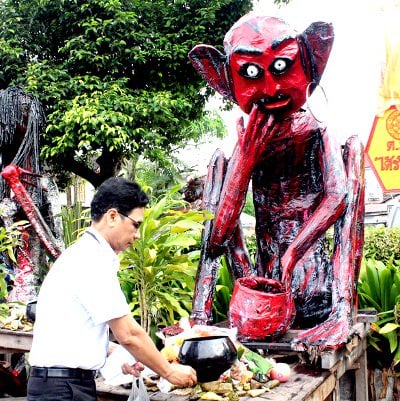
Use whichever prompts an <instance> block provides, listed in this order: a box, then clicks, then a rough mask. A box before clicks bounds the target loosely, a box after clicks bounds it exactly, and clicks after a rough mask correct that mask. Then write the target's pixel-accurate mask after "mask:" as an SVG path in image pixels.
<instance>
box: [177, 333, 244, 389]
mask: <svg viewBox="0 0 400 401" xmlns="http://www.w3.org/2000/svg"><path fill="white" fill-rule="evenodd" d="M236 359H237V351H236V347H235V345H234V344H233V342H232V341H231V339H230V338H229V337H228V336H212V337H196V338H188V339H186V340H184V342H183V344H182V346H181V348H180V350H179V355H178V360H179V362H180V363H182V364H184V365H189V366H191V367H192V368H193V369H194V370H195V371H196V373H197V381H198V382H199V383H205V382H210V381H214V380H218V378H219V377H220V376H221V374H222V373H224V372H225V371H226V370H228V369H229V368H230V367H231V366H232V365H233V363H234V362H235V360H236Z"/></svg>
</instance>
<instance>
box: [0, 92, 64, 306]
mask: <svg viewBox="0 0 400 401" xmlns="http://www.w3.org/2000/svg"><path fill="white" fill-rule="evenodd" d="M45 124H46V119H45V115H44V111H43V108H42V105H41V104H40V102H39V101H38V99H37V98H35V97H34V96H32V95H30V94H28V93H26V92H25V91H24V90H22V89H21V88H18V87H12V88H8V89H4V90H1V91H0V167H1V176H0V201H1V202H0V223H1V224H2V225H3V226H5V227H7V226H11V225H12V224H13V223H14V222H16V221H27V222H28V224H27V225H24V226H20V229H21V231H22V232H21V239H22V245H21V246H20V247H19V248H18V249H17V252H16V259H17V263H16V264H15V263H14V262H13V261H12V260H11V259H9V258H8V257H7V255H1V257H2V259H3V260H4V264H5V265H7V266H8V267H9V268H10V269H11V270H14V271H15V277H14V280H13V286H12V290H11V292H10V293H9V296H8V301H19V302H23V303H27V302H29V301H31V300H32V299H34V298H35V296H36V288H37V284H38V283H37V282H36V279H37V276H38V273H39V266H40V264H42V263H43V260H44V257H45V252H44V249H45V250H46V251H47V253H48V255H50V256H52V257H57V256H58V255H59V253H60V250H61V245H60V244H61V240H60V236H61V234H60V229H59V228H57V225H56V223H55V220H54V215H53V208H54V206H53V204H54V199H52V197H55V196H56V194H57V193H58V192H57V189H56V187H55V185H54V184H53V183H52V181H51V180H50V179H47V180H44V179H42V176H41V174H40V168H39V136H40V134H41V133H42V132H43V131H44V129H45ZM44 182H47V185H44ZM44 189H45V190H44ZM52 200H53V203H52ZM57 201H58V200H57Z"/></svg>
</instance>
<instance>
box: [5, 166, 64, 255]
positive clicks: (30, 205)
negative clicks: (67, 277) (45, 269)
mask: <svg viewBox="0 0 400 401" xmlns="http://www.w3.org/2000/svg"><path fill="white" fill-rule="evenodd" d="M23 174H27V175H33V174H32V173H30V172H29V171H27V170H24V169H21V168H20V167H18V166H15V165H13V164H10V165H8V166H6V167H5V168H4V169H3V171H2V172H1V175H2V177H3V178H4V179H5V180H6V182H7V184H8V185H9V186H10V188H11V189H12V191H13V193H14V198H15V200H16V201H17V202H18V203H19V204H20V205H21V207H22V209H23V210H24V212H25V214H26V216H27V218H28V220H29V221H30V222H31V224H32V226H33V227H34V229H35V232H36V233H37V235H38V236H39V238H40V240H41V242H42V244H43V245H44V247H45V248H46V249H47V251H48V252H49V253H50V255H51V256H53V257H54V258H57V257H58V256H59V255H60V253H61V249H60V248H59V247H58V245H57V241H56V239H55V237H54V235H53V233H52V232H51V230H50V228H49V227H48V225H47V224H46V222H45V221H44V219H43V216H42V215H41V213H40V211H39V210H38V208H37V207H36V205H35V203H34V201H33V199H32V198H31V196H30V195H29V193H28V191H27V190H26V189H25V187H24V186H23V184H22V182H21V176H22V175H23Z"/></svg>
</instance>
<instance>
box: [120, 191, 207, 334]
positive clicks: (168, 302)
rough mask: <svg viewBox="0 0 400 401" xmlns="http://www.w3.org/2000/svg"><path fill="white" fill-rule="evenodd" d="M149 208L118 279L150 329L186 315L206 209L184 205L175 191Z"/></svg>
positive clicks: (190, 307)
mask: <svg viewBox="0 0 400 401" xmlns="http://www.w3.org/2000/svg"><path fill="white" fill-rule="evenodd" d="M178 189H179V188H178V187H176V188H175V189H174V190H172V191H171V192H169V193H168V194H167V195H165V196H163V197H162V198H161V199H160V200H159V201H158V202H157V203H155V204H153V205H152V206H151V207H150V208H148V209H145V218H144V221H143V224H142V225H141V227H140V238H138V239H136V241H135V242H134V244H133V245H132V246H131V247H130V248H129V249H128V250H126V251H125V252H123V253H122V254H121V270H120V272H119V274H120V282H121V287H122V289H123V291H124V293H125V296H126V298H127V300H128V302H129V303H130V306H131V310H132V314H133V316H134V317H136V318H138V320H139V321H140V324H141V325H142V327H143V328H145V329H146V330H147V332H148V333H150V330H151V327H152V326H153V328H154V327H155V328H158V329H159V328H162V327H166V326H169V325H172V324H174V323H176V322H177V320H179V319H180V318H181V317H188V316H189V314H190V312H191V309H192V298H193V290H194V283H195V277H196V271H197V264H198V259H199V254H200V238H201V231H202V228H203V222H204V220H205V219H209V218H211V214H210V213H208V212H205V211H193V210H185V209H182V207H183V206H185V205H186V202H184V201H182V200H176V199H173V198H174V196H175V195H174V194H175V192H176V191H177V190H178Z"/></svg>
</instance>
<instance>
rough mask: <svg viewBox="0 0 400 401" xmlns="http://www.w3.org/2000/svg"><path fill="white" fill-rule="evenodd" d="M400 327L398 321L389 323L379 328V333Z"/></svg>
mask: <svg viewBox="0 0 400 401" xmlns="http://www.w3.org/2000/svg"><path fill="white" fill-rule="evenodd" d="M399 327H400V325H398V324H396V323H387V324H385V325H384V326H383V327H382V328H380V329H379V334H387V333H390V332H392V331H394V330H397V329H398V328H399Z"/></svg>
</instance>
